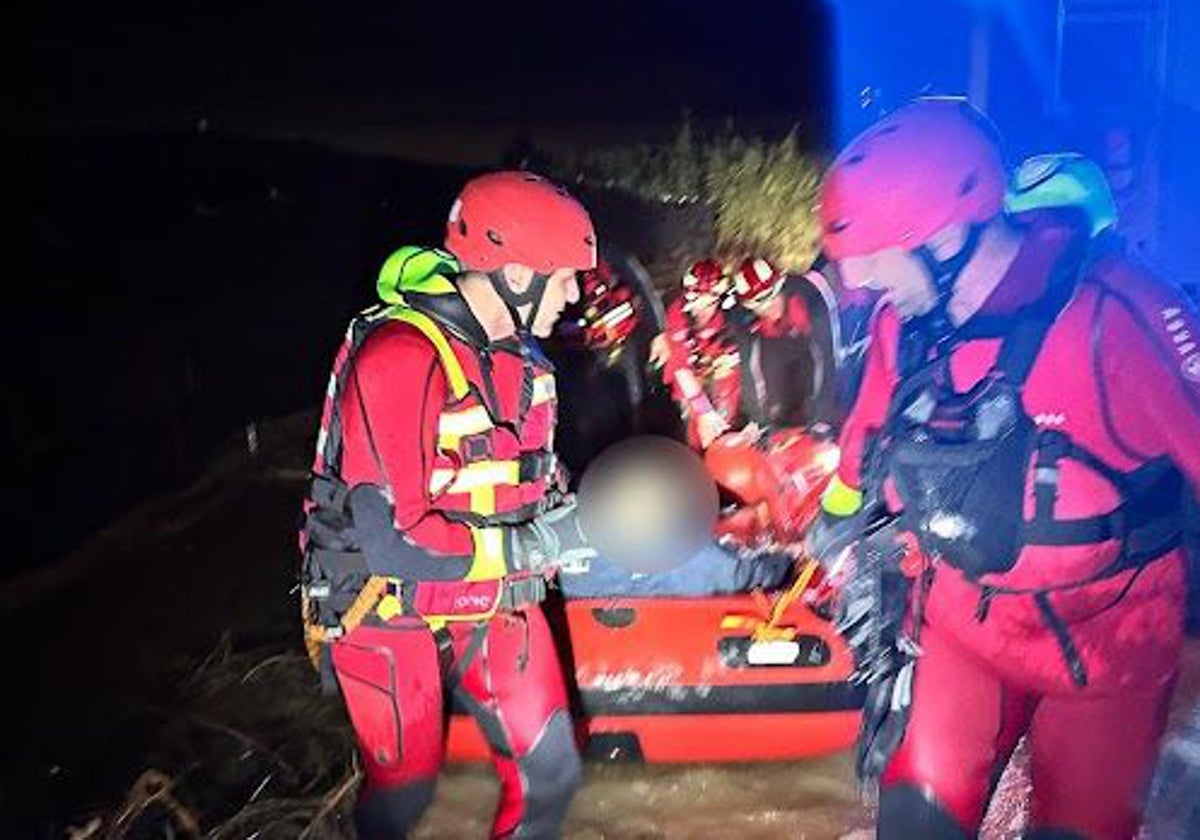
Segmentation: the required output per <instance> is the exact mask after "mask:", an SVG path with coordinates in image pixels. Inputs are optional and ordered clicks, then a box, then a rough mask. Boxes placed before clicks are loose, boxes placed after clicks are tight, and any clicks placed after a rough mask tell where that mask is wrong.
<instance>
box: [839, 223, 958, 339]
mask: <svg viewBox="0 0 1200 840" xmlns="http://www.w3.org/2000/svg"><path fill="white" fill-rule="evenodd" d="M966 241H967V227H966V225H960V224H956V225H950V226H948V227H946V228H944V229H942V230H940V231H938V232H937V233H936V234H934V235H933V236H932V237H931V238H930V240H929V242H927V243H926V245H927V247H928V248H929V250H930V251H932V252H933V256H934V258H935V259H937V260H940V261H945V260H949V259H951V258H952V257H954V256H955V255H956V254H957V253H958V252H959V251H961V250H962V248H963V247H964V246H965V245H966ZM837 268H838V274H839V275H840V276H841V278H842V284H843V285H844V286H845V287H846V288H848V289H870V290H872V291H876V292H882V299H883V300H884V301H885V302H886V303H890V304H891V305H892V306H894V307H895V308H896V311H897V312H898V313H899V314H900V317H901V318H916V317H919V316H921V315H924V314H925V313H927V312H929V310H931V309H933V306H934V304H935V303H937V289H936V288H935V287H934V283H933V278H932V277H931V276H930V275H929V269H927V268H926V267H925V263H924V262H922V261H921V258H920V257H918V256H917V255H916V254H915V253H913V252H912V251H907V250H905V249H903V248H885V249H884V250H882V251H876V252H875V253H874V254H867V255H866V256H861V257H846V258H845V259H844V260H841V261H840V262H839V263H838V264H837Z"/></svg>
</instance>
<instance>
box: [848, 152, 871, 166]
mask: <svg viewBox="0 0 1200 840" xmlns="http://www.w3.org/2000/svg"><path fill="white" fill-rule="evenodd" d="M866 159H867V156H866V155H864V154H863V153H862V152H856V153H855V154H852V155H850V157H848V158H846V165H847V166H858V165H859V164H860V163H862V162H863V161H864V160H866Z"/></svg>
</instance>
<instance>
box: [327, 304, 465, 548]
mask: <svg viewBox="0 0 1200 840" xmlns="http://www.w3.org/2000/svg"><path fill="white" fill-rule="evenodd" d="M353 364H354V370H353V371H352V372H351V374H350V375H349V376H348V377H347V381H346V386H345V388H344V390H343V394H342V399H341V406H340V408H341V416H342V418H343V424H344V436H345V439H346V441H347V445H346V450H345V455H344V457H343V463H342V474H343V477H344V479H345V481H346V482H347V484H349V485H350V486H351V487H353V486H354V485H356V484H359V483H364V482H371V483H375V484H378V485H380V486H381V487H385V488H390V491H391V497H392V503H393V505H394V514H393V521H394V524H395V527H396V530H398V531H400V532H401V533H403V534H405V535H406V536H407V537H408V538H409V539H411V540H412V541H413V542H415V543H416V544H417V545H419V546H421V547H422V548H425V549H428V550H430V551H432V552H435V553H441V554H452V555H459V556H462V555H469V554H471V552H472V550H473V542H472V539H471V531H470V528H469V527H468V526H466V525H464V524H462V523H461V522H453V521H451V520H449V519H447V518H446V517H445V516H443V515H442V514H441V513H440V512H439V511H437V510H436V509H434V508H433V507H432V505H431V503H430V495H429V489H428V488H429V476H430V471H431V470H432V468H433V456H434V452H435V451H436V445H437V425H438V417H439V415H440V413H441V410H442V407H443V404H444V402H445V399H446V393H447V391H446V389H447V384H446V377H445V374H444V373H443V371H442V366H441V362H440V360H439V359H438V356H437V351H436V350H435V349H434V348H433V345H432V344H430V342H429V340H428V339H426V338H425V337H424V336H423V335H421V334H420V333H419V332H418V331H417V330H416V329H414V328H413V327H411V326H408V325H407V324H401V323H392V324H387V325H385V326H383V327H380V328H379V329H378V330H377V331H376V332H375V333H373V334H372V335H371V336H370V337H369V338H368V339H367V340H366V342H364V344H363V346H362V347H361V348H360V349H359V352H358V354H357V356H356V358H355V360H354V362H353ZM360 394H361V397H362V399H361V403H360V399H359V396H360ZM364 407H365V409H366V419H367V423H365V424H364V422H363V414H362V410H361V409H362V408H364ZM368 428H369V432H370V433H369V434H368V433H367V432H368ZM351 440H354V441H356V445H354V446H351V445H349V443H350V441H351ZM372 441H373V443H374V448H372ZM376 454H377V455H378V463H377V462H376ZM380 466H382V471H383V475H382V476H381V475H380Z"/></svg>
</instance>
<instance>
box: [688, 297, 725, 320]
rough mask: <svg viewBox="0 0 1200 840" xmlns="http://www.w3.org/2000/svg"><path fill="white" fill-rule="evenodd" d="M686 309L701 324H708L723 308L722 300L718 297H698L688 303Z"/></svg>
mask: <svg viewBox="0 0 1200 840" xmlns="http://www.w3.org/2000/svg"><path fill="white" fill-rule="evenodd" d="M685 308H686V309H687V311H688V313H689V314H691V316H692V317H693V318H695V319H696V320H697V321H699V322H700V323H701V324H707V323H708V322H709V321H711V320H712V319H713V318H714V317H715V316H716V314H717V310H719V309H720V308H721V299H720V298H719V297H717V296H716V295H696V296H695V297H694V298H692V299H691V300H690V301H688V302H687V304H686V306H685Z"/></svg>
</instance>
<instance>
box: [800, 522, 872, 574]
mask: <svg viewBox="0 0 1200 840" xmlns="http://www.w3.org/2000/svg"><path fill="white" fill-rule="evenodd" d="M861 535H862V520H861V519H860V517H858V516H835V515H834V514H832V513H830V512H829V511H827V510H822V511H821V513H820V514H819V515H818V516H817V518H816V521H814V522H813V524H812V526H811V527H810V528H809V529H808V533H807V534H805V535H804V553H805V554H807V555H808V556H809V557H812V558H813V559H814V560H816V561H817V562H818V563H820V564H821V568H822V569H824V570H826V571H827V572H828V571H829V570H831V569H834V568H836V567H838V566H840V565H841V564H842V562H843V561H844V559H845V555H846V554H847V552H849V551H850V548H851V546H853V545H854V542H855V541H856V540H857V539H858V538H859V537H860V536H861Z"/></svg>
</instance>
